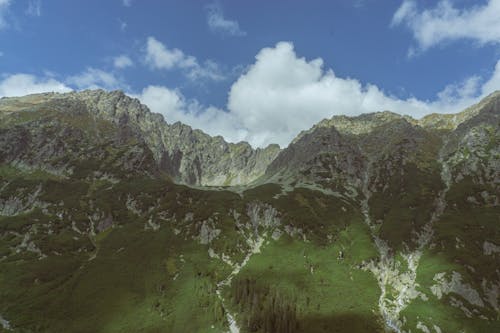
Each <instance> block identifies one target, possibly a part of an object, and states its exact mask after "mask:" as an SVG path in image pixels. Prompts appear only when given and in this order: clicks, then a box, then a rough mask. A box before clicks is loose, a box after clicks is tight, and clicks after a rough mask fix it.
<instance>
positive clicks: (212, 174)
mask: <svg viewBox="0 0 500 333" xmlns="http://www.w3.org/2000/svg"><path fill="white" fill-rule="evenodd" d="M36 110H58V111H61V112H64V111H71V112H72V113H84V114H85V113H89V114H90V115H92V116H93V117H95V118H100V119H104V120H108V121H110V122H112V123H114V124H116V125H118V126H119V127H120V128H121V129H122V134H123V135H125V136H132V135H136V136H138V137H139V139H140V140H143V141H144V142H145V143H146V145H147V146H148V148H149V149H150V150H151V151H152V153H153V156H154V159H155V160H156V161H157V163H158V165H159V166H160V169H161V170H162V171H165V172H167V173H168V174H169V175H170V176H171V177H172V178H173V180H174V181H176V182H179V183H185V184H189V185H202V186H221V185H244V184H249V183H250V182H252V181H253V180H255V179H257V178H258V177H259V176H261V175H262V174H263V173H264V171H265V169H266V167H267V165H268V164H269V163H270V162H271V161H272V160H273V159H274V157H275V156H276V155H277V154H278V152H279V151H280V148H279V146H278V145H270V146H268V147H267V148H265V149H253V148H252V147H251V146H250V145H249V144H248V143H246V142H240V143H237V144H232V143H227V142H226V141H224V139H223V138H222V137H220V136H217V137H211V136H209V135H207V134H205V133H203V132H202V131H200V130H193V129H192V128H191V127H189V126H187V125H184V124H181V123H174V124H171V125H170V124H167V123H166V122H165V121H164V119H163V117H162V116H161V115H160V114H154V113H151V112H150V111H149V110H148V108H147V107H146V106H145V105H142V104H140V102H139V101H138V100H137V99H133V98H130V97H128V96H126V95H125V94H124V93H122V92H120V91H113V92H105V91H103V90H87V91H82V92H71V93H67V94H55V93H47V94H38V95H31V96H26V97H21V98H3V99H2V100H1V101H0V117H2V118H4V117H6V115H8V114H11V113H12V112H19V111H25V112H26V111H28V112H29V111H36ZM0 119H1V118H0ZM19 130H22V129H19ZM24 135H25V134H23V133H18V137H23V136H24ZM48 137H49V136H48ZM18 141H19V140H18ZM2 146H3V147H5V146H8V145H2ZM19 146H21V147H22V146H23V143H22V142H19V145H15V146H13V147H12V149H18V148H19ZM54 146H57V147H60V148H61V149H62V148H63V143H61V144H57V145H52V146H51V147H54ZM37 151H39V152H40V154H44V153H45V152H43V151H42V150H41V149H37ZM57 153H58V151H54V152H52V154H57Z"/></svg>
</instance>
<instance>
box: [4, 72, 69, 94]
mask: <svg viewBox="0 0 500 333" xmlns="http://www.w3.org/2000/svg"><path fill="white" fill-rule="evenodd" d="M50 91H53V92H61V93H62V92H68V91H71V88H70V87H68V86H67V85H65V84H64V83H62V82H59V81H57V80H56V79H54V78H50V77H47V78H37V77H35V76H33V75H30V74H13V75H8V76H4V77H3V78H2V80H0V97H4V96H7V97H12V96H24V95H28V94H36V93H42V92H50Z"/></svg>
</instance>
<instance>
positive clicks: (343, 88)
mask: <svg viewBox="0 0 500 333" xmlns="http://www.w3.org/2000/svg"><path fill="white" fill-rule="evenodd" d="M499 60H500V0H489V1H471V0H462V1H459V0H455V1H452V0H440V1H425V2H424V1H419V2H417V1H412V0H405V1H403V0H394V1H393V0H390V1H383V2H381V1H375V0H357V1H348V0H339V1H326V0H325V1H319V0H310V1H307V2H306V1H299V0H288V1H285V0H276V1H264V0H255V1H243V0H219V1H194V0H192V1H187V0H172V1H153V0H106V1H102V0H101V1H97V0H85V1H83V0H81V1H77V0H74V1H67V0H0V96H16V95H23V94H27V93H36V92H42V91H59V92H64V91H69V90H81V89H87V88H103V89H109V90H111V89H122V90H124V91H125V92H126V93H127V94H129V95H131V96H133V97H137V98H139V99H140V100H141V101H142V102H144V103H145V104H147V105H148V106H149V107H150V108H151V109H152V110H153V111H154V112H159V113H162V114H163V115H164V117H165V119H166V120H167V122H169V123H173V122H175V121H182V122H185V123H187V124H189V125H191V126H193V127H196V128H201V129H202V130H204V131H206V132H208V133H209V134H212V135H219V134H220V135H223V136H224V137H225V138H226V139H227V140H229V141H239V140H247V141H249V142H250V143H251V144H252V145H254V146H265V145H267V144H269V143H272V142H277V143H279V144H280V145H281V146H286V145H287V144H288V143H289V142H290V140H291V139H292V138H293V137H294V136H295V135H297V134H298V132H300V131H301V130H304V129H307V128H309V127H310V126H312V125H313V124H314V123H316V122H318V121H320V120H321V119H323V118H329V117H331V116H333V115H336V114H347V115H357V114H360V113H365V112H375V111H381V110H386V109H388V110H391V111H394V112H398V113H403V114H410V115H412V116H414V117H421V116H423V115H425V114H428V113H432V112H458V111H460V110H462V109H463V108H465V107H466V106H468V105H470V104H472V103H474V102H477V101H478V100H479V99H480V98H482V97H484V96H485V95H487V94H489V93H491V92H492V91H494V90H496V89H500V64H499V63H498V61H499Z"/></svg>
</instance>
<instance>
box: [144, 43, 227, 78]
mask: <svg viewBox="0 0 500 333" xmlns="http://www.w3.org/2000/svg"><path fill="white" fill-rule="evenodd" d="M144 60H145V62H146V64H147V65H149V67H150V68H151V69H164V70H173V69H181V70H183V71H184V72H185V73H186V75H187V77H188V78H190V79H192V80H196V79H210V80H214V81H218V80H222V79H224V75H223V74H222V73H221V71H220V69H219V66H218V65H217V64H216V63H215V62H213V61H210V60H207V61H205V63H204V64H203V66H201V65H200V64H199V63H198V60H197V59H196V58H195V57H193V56H190V55H186V54H184V52H182V51H181V50H179V49H177V48H174V49H169V48H167V47H166V46H165V45H164V44H163V43H161V42H160V41H158V40H157V39H156V38H154V37H148V39H147V42H146V55H145V58H144Z"/></svg>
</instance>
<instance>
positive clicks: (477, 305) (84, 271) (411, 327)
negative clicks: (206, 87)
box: [0, 90, 500, 333]
mask: <svg viewBox="0 0 500 333" xmlns="http://www.w3.org/2000/svg"><path fill="white" fill-rule="evenodd" d="M167 120H168V119H167ZM499 197H500V92H496V93H493V94H492V95H490V96H488V97H486V98H485V99H484V100H483V101H481V102H480V103H478V104H477V105H474V106H471V107H470V108H468V109H466V110H464V111H463V112H461V113H458V114H455V115H449V114H446V115H440V114H433V115H429V116H426V117H424V118H422V119H419V120H416V119H413V118H411V117H408V116H401V115H398V114H395V113H391V112H388V111H385V112H379V113H372V114H364V115H361V116H358V117H346V116H335V117H333V118H331V119H325V120H323V121H321V122H319V123H318V124H316V125H315V126H313V127H312V128H311V129H309V130H307V131H304V132H302V133H300V134H299V135H298V136H297V137H296V138H295V139H294V140H293V142H292V143H291V144H290V145H289V146H288V147H286V148H284V149H280V148H279V147H278V146H277V145H270V146H268V147H267V148H265V149H253V148H252V147H251V146H250V145H248V144H247V143H238V144H232V143H227V142H225V141H224V140H223V138H221V137H210V136H209V135H207V134H205V133H203V132H201V131H199V130H193V129H192V128H190V127H189V126H187V125H184V124H181V123H175V124H168V123H167V122H165V121H164V120H163V117H162V116H161V115H158V114H153V113H151V112H150V111H149V110H148V109H147V107H146V106H144V105H141V104H140V103H139V101H138V100H136V99H132V98H130V97H127V96H126V95H124V94H123V93H122V92H119V91H114V92H105V91H102V90H94V91H82V92H72V93H67V94H53V93H48V94H37V95H30V96H25V97H19V98H2V99H0V267H1V269H0V330H2V329H3V331H6V332H226V331H230V332H231V333H233V332H262V333H264V332H266V333H267V332H269V333H270V332H277V333H279V332H287V333H295V332H325V333H326V332H384V331H389V332H392V331H393V332H436V333H439V332H498V331H500V308H499V295H500V270H499V267H500V265H499V264H500V206H499V205H500V203H499V200H500V199H499Z"/></svg>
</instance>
